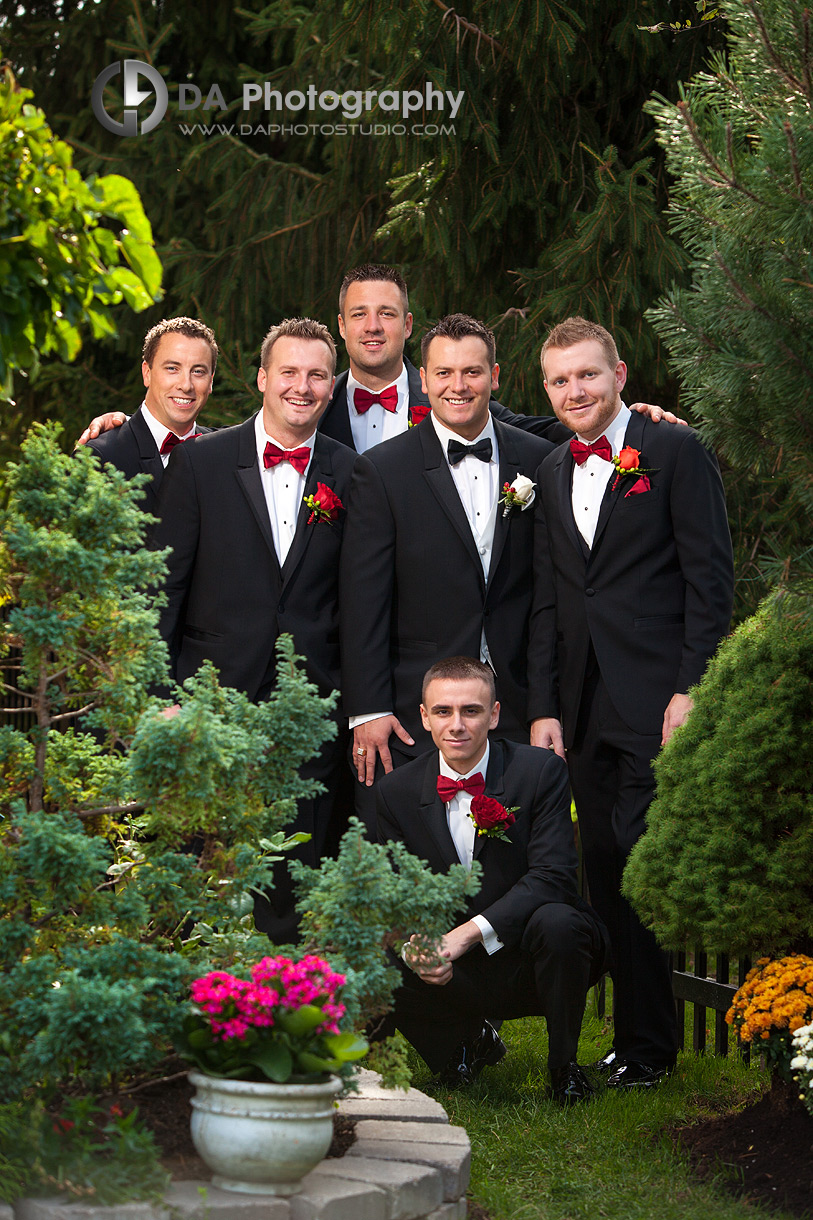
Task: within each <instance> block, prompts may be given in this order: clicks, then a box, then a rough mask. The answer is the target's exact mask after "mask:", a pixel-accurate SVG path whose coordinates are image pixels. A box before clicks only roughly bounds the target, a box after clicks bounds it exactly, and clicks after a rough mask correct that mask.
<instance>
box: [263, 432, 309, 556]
mask: <svg viewBox="0 0 813 1220" xmlns="http://www.w3.org/2000/svg"><path fill="white" fill-rule="evenodd" d="M254 433H255V436H256V440H257V461H258V463H259V466H260V478H261V479H262V484H263V495H264V496H265V503H266V506H267V508H268V519H269V521H270V522H271V533H272V534H273V536H274V549H275V550H276V552H277V559H278V560H279V562H280V567H281V566H282V565H283V564H284V563H285V560H286V558H287V555H288V552H289V551H290V549H291V543H292V542H293V540H294V533H295V531H296V521H297V517H298V516H299V510H300V508H301V506H302V499H303V497H304V495H305V483H306V482H307V478H308V471H309V470H310V464H311V462H312V461H313V446H314V442H315V440H316V433H315V432H314V433H313V434H312V435H311V436H309V437H308V439H307V440H306V441H303V442H302V445H294V446H293V448H295V449H301V448H302V447H303V446H305V445H306V446H307V447H308V448H309V449H310V451H311V455H310V458H309V459H308V465H307V466H306V468H305V473H304V474H300V473H299V471H298V470H295V469H294V467H293V466H292V465H291V463H290V462H279V463H278V464H277V465H276V466H271V467H269V469H268V470H266V468H265V465H264V464H263V455H264V453H265V446H266V445H267V443H268V442H269V441H270V442H271V444H272V445H276V446H277V448H278V449H290V448H291V447H292V446H290V445H282V444H280V442H279V441H278V440H275V438H274V437H273V436H269V435H268V433H267V432H266V430H265V425H264V424H263V413H262V410H260V411H258V412H257V414H256V416H255V417H254Z"/></svg>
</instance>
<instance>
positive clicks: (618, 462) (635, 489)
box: [612, 445, 652, 500]
mask: <svg viewBox="0 0 813 1220" xmlns="http://www.w3.org/2000/svg"><path fill="white" fill-rule="evenodd" d="M613 466H615V469H616V476H615V479H614V480H613V486H612V490H613V491H615V489H616V487H617V486H618V484H619V482H620V481H621V479H623V478H626V477H627V475H630V474H634V475H637V476H638V477H637V478H636V480H635V482H634V483H633V485H632V487H630V489H629V491H625V492H624V499H625V500H626V498H627V496H636V495H639V494H640V493H641V492H642V491H649V490H650V487H651V484H650V482H649V479H648V478H647V476H646V473H645V472H646V470H647V468H646V467H645V466H642V465H641V451H640V449H633V447H632V445H625V446H624V448H623V449H622V450H621V452H620V453H619V454H618V456H617V457H614V458H613ZM649 473H652V471H651V469H650V471H649Z"/></svg>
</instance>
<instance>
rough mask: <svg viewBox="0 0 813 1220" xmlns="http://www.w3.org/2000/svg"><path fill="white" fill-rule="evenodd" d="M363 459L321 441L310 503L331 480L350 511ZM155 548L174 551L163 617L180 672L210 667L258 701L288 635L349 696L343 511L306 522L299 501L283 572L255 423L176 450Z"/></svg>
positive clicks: (317, 674)
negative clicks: (344, 679) (343, 651)
mask: <svg viewBox="0 0 813 1220" xmlns="http://www.w3.org/2000/svg"><path fill="white" fill-rule="evenodd" d="M357 460H359V459H358V458H357V457H356V454H355V453H353V452H351V451H350V450H348V449H346V448H345V447H344V446H343V445H338V444H336V442H335V441H332V440H330V439H329V438H328V437H324V436H317V438H316V444H315V447H314V453H313V459H312V461H311V465H310V469H309V471H308V479H307V483H306V487H305V492H304V494H305V495H310V494H311V493H312V492H315V491H316V484H317V482H319V483H325V484H326V485H327V486H328V487H331V488H332V489H333V490H334V491H335V492H336V494H337V495H338V496H339V498H340V499H341V501H342V503H343V504H345V505H346V504H347V500H348V492H349V488H350V477H351V474H352V470H353V466H354V464H355V462H356V461H357ZM159 512H160V516H161V523H160V525H159V526H157V527H156V530H155V534H154V541H153V545H154V546H156V547H159V548H160V547H166V546H169V547H171V548H172V554H171V555H170V557H169V561H168V563H169V575H168V577H167V582H166V585H165V592H166V595H167V605H166V606H165V608H164V609H163V610H162V612H161V622H160V627H161V634H162V635H163V637H164V639H165V640H166V642H167V644H168V646H169V650H170V658H171V662H172V669H173V675H174V676H175V678H176V679H177V680H178V681H179V682H183V681H184V679H185V678H187V677H189V675H190V674H193V673H195V671H196V670H197V669H198V667H199V666H200V664H201V663H202V661H204V660H205V659H206V658H208V659H209V660H211V661H212V662H213V663H214V664H215V665H216V666H217V668H218V669H219V670H220V676H221V680H222V682H223V683H224V685H227V686H234V687H236V688H237V689H239V690H242V691H245V692H246V694H247V695H249V697H250V698H252V699H253V698H256V696H257V692H258V690H259V688H260V687H261V686H262V685H263V682H264V680H267V679H268V677H269V676H271V674H273V667H274V645H275V643H276V640H277V637H278V636H279V635H280V633H282V632H290V633H291V635H292V636H293V638H294V645H295V648H296V651H297V652H298V653H300V654H302V655H303V656H304V657H305V668H306V671H307V674H308V677H309V679H310V680H311V681H312V682H315V683H316V685H317V686H318V688H319V692H320V694H323V695H324V694H327V693H328V692H330V691H331V690H334V689H338V688H339V687H340V672H339V623H338V598H337V590H338V568H339V554H340V551H341V548H342V538H343V535H344V528H345V510H344V509H340V510H339V516H338V519H337V520H336V521H333V522H330V523H327V522H319V523H314V524H312V525H309V524H308V517H309V515H310V514H309V510H308V508H307V507H306V506H305V505H304V504H302V505H301V507H300V510H299V517H298V520H297V525H296V533H295V535H294V540H293V543H292V545H291V549H290V551H289V553H288V556H287V558H286V560H285V563H284V564H283V565H282V568H280V564H279V561H278V560H277V555H276V551H275V549H274V540H273V536H272V533H271V524H270V521H269V518H268V509H267V506H266V502H265V497H264V495H263V489H262V481H261V477H260V470H259V466H258V463H257V449H256V443H255V432H254V418H253V417H252V418H251V419H248V420H246V422H245V423H243V424H238V425H237V426H235V427H232V428H225V429H223V430H222V431H219V432H214V433H212V434H211V435H210V436H207V437H204V438H202V439H201V440H199V441H196V442H195V444H194V445H178V446H176V448H175V449H174V450H173V452H172V457H171V458H170V461H169V465H168V466H167V469H166V472H165V478H164V481H163V484H162V487H161V496H160V501H159Z"/></svg>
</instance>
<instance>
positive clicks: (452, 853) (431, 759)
mask: <svg viewBox="0 0 813 1220" xmlns="http://www.w3.org/2000/svg"><path fill="white" fill-rule="evenodd" d="M438 774H439V768H438V754H437V750H432V752H431V753H430V754H429V756H428V757H427V760H426V771H425V772H424V777H423V786H422V788H421V803H420V805H419V807H418V817H419V818H420V819H421V822H422V824H423V829H424V831H425V832H426V835H427V837H428V838H429V839H430V840H431V841H432V842H433V843H434V844H435V847H436V848H437V850H438V852H439V854H440V857H441V860H442V861H443V864H444V866H445V867H446V868H448V867H449V865H450V864H459V863H460V859H459V857H458V855H457V849H456V847H455V845H454V840H453V839H452V836H451V834H450V832H449V819H448V818H447V817H446V806H445V805H444V803H443V801H442V800H441V799H440V797H439V796H438Z"/></svg>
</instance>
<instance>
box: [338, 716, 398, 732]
mask: <svg viewBox="0 0 813 1220" xmlns="http://www.w3.org/2000/svg"><path fill="white" fill-rule="evenodd" d="M391 715H392V712H368V713H367V715H366V716H350V717H348V721H347V723H348V724H349V725H350V731H351V733H352V731H353V729H357V728H358V727H359V725H360V724H367V722H368V721H369V720H378V719H380V717H381V716H391Z"/></svg>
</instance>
